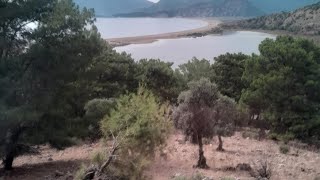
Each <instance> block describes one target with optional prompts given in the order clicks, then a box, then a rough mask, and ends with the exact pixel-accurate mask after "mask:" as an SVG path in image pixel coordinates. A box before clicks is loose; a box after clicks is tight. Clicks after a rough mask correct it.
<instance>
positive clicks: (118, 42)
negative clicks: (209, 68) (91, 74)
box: [106, 19, 222, 47]
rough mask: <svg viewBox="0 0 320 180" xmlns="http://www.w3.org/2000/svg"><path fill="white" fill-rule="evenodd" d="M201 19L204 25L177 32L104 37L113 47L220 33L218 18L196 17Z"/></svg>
mask: <svg viewBox="0 0 320 180" xmlns="http://www.w3.org/2000/svg"><path fill="white" fill-rule="evenodd" d="M198 20H201V21H205V22H207V23H208V24H207V25H206V26H204V27H200V28H196V29H190V30H184V31H177V32H169V33H162V34H154V35H144V36H135V37H120V38H110V39H106V41H107V42H108V43H109V44H110V45H111V46H113V47H118V46H125V45H129V44H147V43H153V42H155V41H157V40H159V39H177V38H182V37H192V36H199V35H200V36H203V35H205V34H217V33H221V32H220V30H219V29H217V28H218V26H219V24H221V23H222V21H221V20H218V19H198Z"/></svg>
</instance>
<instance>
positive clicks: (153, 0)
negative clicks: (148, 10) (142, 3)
mask: <svg viewBox="0 0 320 180" xmlns="http://www.w3.org/2000/svg"><path fill="white" fill-rule="evenodd" d="M148 1H151V2H158V1H159V0H148Z"/></svg>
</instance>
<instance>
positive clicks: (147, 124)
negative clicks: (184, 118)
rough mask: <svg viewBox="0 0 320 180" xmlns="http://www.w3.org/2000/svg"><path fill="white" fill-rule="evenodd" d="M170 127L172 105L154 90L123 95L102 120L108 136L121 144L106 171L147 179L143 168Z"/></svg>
mask: <svg viewBox="0 0 320 180" xmlns="http://www.w3.org/2000/svg"><path fill="white" fill-rule="evenodd" d="M170 129H171V121H170V118H169V106H168V105H167V104H159V103H158V101H157V98H156V97H155V96H154V95H153V94H152V93H151V92H150V91H148V90H146V89H145V88H144V87H140V88H139V89H138V93H137V94H129V95H124V96H121V97H120V98H119V99H118V100H117V105H116V108H115V109H114V110H112V111H111V112H110V114H109V115H106V116H105V117H104V118H103V120H102V121H101V130H102V132H103V134H104V135H105V137H106V139H109V138H110V137H113V139H116V141H117V144H119V146H118V147H119V149H118V151H117V153H116V156H117V158H116V159H115V161H114V162H113V163H112V165H111V166H110V167H109V168H108V171H109V173H106V174H108V175H110V174H112V175H113V176H114V177H117V178H120V179H121V178H124V179H126V178H128V177H130V179H135V178H136V179H143V177H142V175H143V170H144V169H145V168H146V167H147V165H148V162H149V160H150V159H151V158H153V156H154V153H155V151H156V150H157V149H158V148H159V147H161V145H164V143H165V140H166V138H167V136H168V135H169V133H170ZM96 159H100V157H99V158H96Z"/></svg>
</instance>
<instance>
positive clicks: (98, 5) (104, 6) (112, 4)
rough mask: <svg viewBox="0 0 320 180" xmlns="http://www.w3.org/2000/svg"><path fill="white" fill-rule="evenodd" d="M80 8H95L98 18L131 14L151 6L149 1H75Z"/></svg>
mask: <svg viewBox="0 0 320 180" xmlns="http://www.w3.org/2000/svg"><path fill="white" fill-rule="evenodd" d="M74 2H75V3H76V4H78V5H79V6H80V7H87V8H94V9H95V13H96V15H97V16H112V15H113V14H117V13H129V12H134V11H138V10H139V9H142V8H146V7H149V6H151V5H152V4H153V3H152V2H150V1H147V0H107V1H106V0H74Z"/></svg>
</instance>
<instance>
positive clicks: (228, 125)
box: [213, 95, 238, 151]
mask: <svg viewBox="0 0 320 180" xmlns="http://www.w3.org/2000/svg"><path fill="white" fill-rule="evenodd" d="M237 115H238V112H237V107H236V102H235V101H234V100H233V99H231V98H229V97H227V96H223V95H220V97H219V99H218V101H217V103H216V105H215V106H214V117H213V118H214V120H215V122H216V125H215V126H214V131H215V134H216V135H217V136H218V140H219V146H218V148H217V150H218V151H224V149H223V142H222V137H223V136H232V135H233V134H234V132H235V121H236V118H237Z"/></svg>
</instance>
